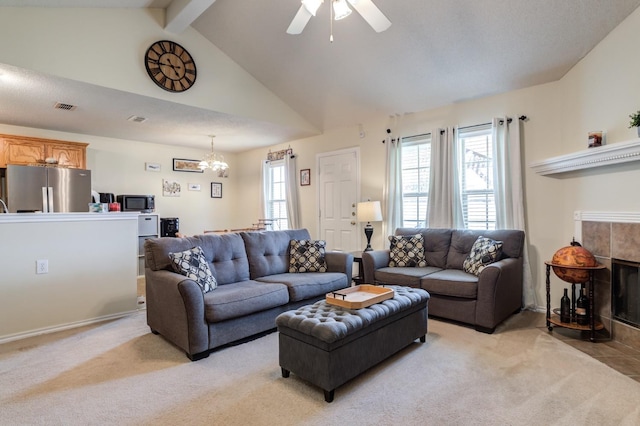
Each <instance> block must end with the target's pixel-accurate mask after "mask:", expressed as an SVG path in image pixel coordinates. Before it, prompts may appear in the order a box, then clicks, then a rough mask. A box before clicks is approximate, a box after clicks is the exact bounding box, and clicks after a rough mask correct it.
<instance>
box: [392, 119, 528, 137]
mask: <svg viewBox="0 0 640 426" xmlns="http://www.w3.org/2000/svg"><path fill="white" fill-rule="evenodd" d="M528 119H529V117H527V116H526V115H521V116H520V117H518V120H520V121H527V120H528ZM512 121H513V119H512V118H507V123H511V122H512ZM500 124H502V121H501V122H500ZM489 125H491V123H482V124H474V125H473V126H465V127H458V130H467V129H473V128H474V127H480V126H489ZM387 133H389V134H391V129H387ZM430 134H431V133H422V134H420V135H412V136H408V138H417V137H421V136H427V135H430ZM440 134H441V135H442V134H444V130H440ZM396 140H397V139H391V142H395V141H396ZM385 142H386V140H384V139H383V140H382V143H385Z"/></svg>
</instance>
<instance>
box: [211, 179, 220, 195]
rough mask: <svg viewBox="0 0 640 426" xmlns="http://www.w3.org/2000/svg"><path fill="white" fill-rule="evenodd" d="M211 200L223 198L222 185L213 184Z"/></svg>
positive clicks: (218, 183)
mask: <svg viewBox="0 0 640 426" xmlns="http://www.w3.org/2000/svg"><path fill="white" fill-rule="evenodd" d="M211 198H222V184H221V183H220V182H211Z"/></svg>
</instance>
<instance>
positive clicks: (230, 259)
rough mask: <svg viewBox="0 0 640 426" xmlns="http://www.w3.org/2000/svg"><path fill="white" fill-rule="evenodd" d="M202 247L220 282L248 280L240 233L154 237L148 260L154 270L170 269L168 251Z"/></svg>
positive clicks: (149, 242)
mask: <svg viewBox="0 0 640 426" xmlns="http://www.w3.org/2000/svg"><path fill="white" fill-rule="evenodd" d="M192 247H200V248H202V252H203V253H204V257H205V259H207V261H208V262H209V269H211V273H212V274H213V276H214V277H216V281H218V285H219V286H220V285H223V284H228V283H235V282H238V281H246V280H248V279H249V261H248V260H247V252H246V251H245V248H244V242H243V240H242V238H241V237H240V235H238V234H222V235H218V234H203V235H196V236H193V237H186V238H172V237H164V238H151V239H148V240H146V241H145V243H144V250H145V262H146V265H147V267H148V268H150V269H151V270H153V271H158V270H163V269H167V270H171V271H173V267H172V266H171V263H172V262H171V259H169V253H171V252H174V253H176V252H180V251H185V250H188V249H190V248H192Z"/></svg>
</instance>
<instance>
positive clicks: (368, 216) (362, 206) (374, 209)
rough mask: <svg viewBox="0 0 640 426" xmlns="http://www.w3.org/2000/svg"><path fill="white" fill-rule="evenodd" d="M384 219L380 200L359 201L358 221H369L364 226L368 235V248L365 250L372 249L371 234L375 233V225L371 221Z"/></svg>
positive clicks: (365, 233)
mask: <svg viewBox="0 0 640 426" xmlns="http://www.w3.org/2000/svg"><path fill="white" fill-rule="evenodd" d="M381 221H382V209H381V208H380V201H365V202H363V203H358V222H367V224H366V225H365V227H364V235H366V236H367V248H365V249H364V251H371V250H373V249H372V248H371V236H372V235H373V226H372V225H371V222H381Z"/></svg>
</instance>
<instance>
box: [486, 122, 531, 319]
mask: <svg viewBox="0 0 640 426" xmlns="http://www.w3.org/2000/svg"><path fill="white" fill-rule="evenodd" d="M491 127H492V137H493V149H494V152H493V156H494V164H495V165H494V169H493V170H494V192H495V193H494V197H495V203H496V228H497V229H520V230H523V231H525V245H524V251H523V258H524V268H523V299H524V300H523V306H524V307H525V308H534V307H535V306H537V304H536V300H535V292H534V289H533V280H532V276H531V266H530V264H529V255H528V250H527V243H526V229H525V220H524V193H523V187H522V158H521V152H520V146H521V143H522V142H521V140H520V121H519V119H517V118H516V119H514V120H513V121H512V120H511V119H509V118H508V117H497V118H494V119H493V120H492V122H491Z"/></svg>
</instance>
